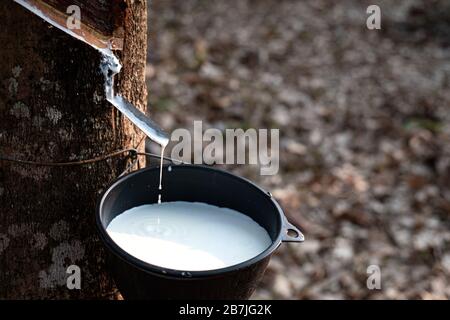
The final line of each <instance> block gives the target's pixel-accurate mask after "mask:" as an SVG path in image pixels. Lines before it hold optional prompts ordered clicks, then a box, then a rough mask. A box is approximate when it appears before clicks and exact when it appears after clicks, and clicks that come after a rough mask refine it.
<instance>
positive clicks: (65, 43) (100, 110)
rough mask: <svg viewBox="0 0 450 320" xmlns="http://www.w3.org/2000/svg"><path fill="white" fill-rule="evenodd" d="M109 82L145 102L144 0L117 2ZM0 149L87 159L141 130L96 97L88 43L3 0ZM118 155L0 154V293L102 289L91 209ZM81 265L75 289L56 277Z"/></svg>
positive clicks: (107, 285) (106, 285)
mask: <svg viewBox="0 0 450 320" xmlns="http://www.w3.org/2000/svg"><path fill="white" fill-rule="evenodd" d="M125 3H126V5H125V6H124V7H123V10H124V16H125V20H124V31H125V32H124V50H123V51H122V52H120V53H118V55H119V56H120V58H121V61H122V64H123V66H124V67H123V71H122V72H121V74H120V76H119V82H118V90H119V92H120V93H121V94H122V95H123V96H125V97H126V98H128V99H129V100H130V101H131V102H132V103H134V104H135V105H137V106H138V107H140V108H141V109H142V110H144V109H145V107H146V93H147V90H146V86H145V63H146V46H147V35H146V32H147V2H146V1H145V0H139V1H136V0H135V1H132V0H127V1H125ZM0 21H1V28H0V40H1V43H2V46H1V49H0V154H1V155H2V156H9V157H14V158H18V159H26V160H31V161H51V162H66V161H74V160H78V159H89V158H93V157H96V156H100V155H104V154H106V153H110V152H112V151H115V150H118V149H122V148H128V147H136V146H137V145H138V144H139V142H140V141H141V140H142V135H141V133H140V132H139V131H137V130H138V129H135V128H134V127H133V126H132V125H131V124H130V123H129V122H128V121H127V120H125V119H123V118H122V116H121V115H120V114H119V113H118V111H116V110H115V109H114V108H113V107H112V106H111V105H110V104H109V103H107V102H106V100H105V98H104V87H103V84H104V78H103V75H102V74H101V72H100V69H99V65H100V60H101V56H100V54H99V52H97V51H96V50H95V49H93V48H91V47H89V46H87V45H86V44H84V43H82V42H80V41H78V40H75V39H73V38H71V37H70V36H68V35H67V34H65V33H63V32H62V31H60V30H58V29H57V28H54V27H51V26H50V25H49V24H48V23H47V22H45V21H43V20H42V19H40V18H39V17H37V16H35V15H34V14H32V13H31V12H29V11H27V10H26V9H24V8H23V7H21V6H19V5H18V4H16V3H13V2H12V1H2V2H1V3H0ZM125 165H126V161H125V159H124V158H120V159H113V160H111V161H105V162H101V163H97V164H93V165H88V166H83V167H68V168H67V167H64V168H54V167H52V168H49V167H33V166H26V165H18V164H15V163H8V162H5V161H1V162H0V299H9V298H110V297H113V293H114V285H113V283H112V281H111V279H110V277H109V276H108V274H107V273H106V271H105V264H104V252H103V250H102V247H101V244H100V242H99V240H98V238H97V233H96V230H95V225H94V211H95V205H96V201H97V198H98V196H99V194H100V192H101V191H102V190H103V189H104V188H105V187H106V186H107V185H108V184H109V183H110V182H111V181H112V180H113V179H114V178H116V177H117V175H118V174H119V173H120V172H121V171H122V170H123V169H124V167H125ZM72 264H75V265H77V266H79V267H80V269H81V290H69V289H68V288H67V286H66V279H67V276H68V274H67V273H66V269H67V267H69V266H70V265H72Z"/></svg>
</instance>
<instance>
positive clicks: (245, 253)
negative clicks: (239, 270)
mask: <svg viewBox="0 0 450 320" xmlns="http://www.w3.org/2000/svg"><path fill="white" fill-rule="evenodd" d="M106 230H107V232H108V234H109V236H110V237H111V238H112V239H113V240H114V242H115V243H116V244H117V245H118V246H119V247H121V248H122V249H123V250H125V251H126V252H128V253H129V254H131V255H132V256H134V257H136V258H138V259H140V260H142V261H145V262H147V263H150V264H153V265H156V266H159V267H164V268H168V269H176V270H182V271H205V270H214V269H220V268H225V267H229V266H232V265H236V264H238V263H241V262H244V261H246V260H249V259H252V258H254V257H256V256H257V255H259V254H260V253H262V252H263V251H264V250H266V249H267V248H268V247H269V246H270V245H271V244H272V241H271V239H270V237H269V235H268V233H267V231H266V230H265V229H264V228H262V227H261V226H260V225H259V224H258V223H256V222H255V221H254V220H252V219H251V218H250V217H248V216H246V215H244V214H242V213H239V212H237V211H235V210H231V209H226V208H219V207H215V206H211V205H207V204H204V203H192V202H166V203H162V204H153V205H144V206H140V207H135V208H132V209H130V210H127V211H125V212H124V213H122V214H120V215H118V216H117V217H116V218H115V219H113V220H112V221H111V223H110V224H109V226H108V228H107V229H106Z"/></svg>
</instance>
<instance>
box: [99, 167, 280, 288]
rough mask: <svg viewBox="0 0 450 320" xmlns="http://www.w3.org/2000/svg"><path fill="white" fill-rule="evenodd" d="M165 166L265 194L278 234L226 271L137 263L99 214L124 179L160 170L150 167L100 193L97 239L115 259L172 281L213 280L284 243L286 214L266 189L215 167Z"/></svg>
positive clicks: (252, 261)
mask: <svg viewBox="0 0 450 320" xmlns="http://www.w3.org/2000/svg"><path fill="white" fill-rule="evenodd" d="M168 167H172V170H174V168H178V169H183V168H186V169H194V170H208V171H212V172H215V173H218V174H222V175H227V176H229V177H231V178H233V179H236V180H239V181H240V182H244V183H247V184H248V185H249V186H250V187H251V188H254V189H255V190H256V191H257V192H260V193H262V194H264V195H265V196H266V197H267V198H268V199H269V200H270V201H271V204H272V205H273V206H274V208H275V209H276V211H277V212H278V219H279V228H278V230H277V232H278V234H277V236H276V239H275V240H272V244H271V245H270V246H269V247H268V248H267V249H265V250H264V251H263V252H261V253H260V254H258V255H257V256H255V257H253V258H251V259H249V260H246V261H243V262H241V263H238V264H235V265H232V266H228V267H225V268H219V269H213V270H199V271H191V270H176V269H170V268H165V267H162V266H158V265H153V264H150V263H148V262H145V261H143V260H140V259H138V258H136V257H135V256H133V255H131V254H129V253H128V252H126V251H125V250H123V249H122V248H121V247H120V246H119V245H118V244H116V243H115V242H114V240H113V239H112V238H111V237H110V236H109V234H108V233H107V232H106V228H105V227H104V225H103V223H102V221H101V212H102V208H103V204H104V202H105V200H106V197H107V196H108V194H109V193H110V192H111V191H112V190H113V189H114V188H115V187H116V186H117V185H119V184H121V183H123V182H124V181H126V180H127V179H131V178H133V177H134V176H136V175H138V174H141V173H143V172H146V171H154V170H159V169H160V167H159V166H151V167H146V168H143V169H139V170H136V171H133V172H132V173H129V174H127V175H125V176H122V177H120V178H118V179H117V180H115V181H114V182H112V183H111V184H110V185H109V186H108V187H107V188H106V189H105V190H104V191H103V192H102V194H101V195H100V197H99V200H98V201H97V206H96V212H95V222H96V227H97V230H98V233H99V235H100V239H101V240H102V242H103V243H104V244H105V246H106V247H107V249H108V250H109V251H110V252H111V253H113V254H114V255H115V256H117V257H118V258H120V259H121V260H123V261H124V262H126V263H128V264H131V265H133V266H134V267H137V268H138V269H140V270H141V271H144V272H146V273H150V274H153V275H155V274H156V275H158V276H162V277H169V278H172V279H173V278H177V279H185V280H189V279H191V280H194V279H198V278H208V277H216V276H220V275H223V274H227V273H231V272H236V271H239V270H241V269H245V268H248V267H250V266H252V265H254V264H256V263H258V262H260V261H262V260H264V259H265V258H268V257H270V256H271V255H272V254H273V252H274V251H275V250H276V249H277V248H278V247H279V246H280V245H281V243H282V242H283V232H284V231H285V230H284V229H285V227H284V224H285V223H284V222H285V220H286V218H285V215H284V212H283V210H282V208H281V206H280V205H279V204H278V202H277V201H276V200H275V199H274V198H273V196H272V194H271V193H270V192H267V191H266V190H264V189H262V188H261V187H259V186H258V185H256V184H255V183H254V182H252V181H250V180H249V179H246V178H243V177H240V176H237V175H235V174H233V173H230V172H228V171H225V170H222V169H218V168H213V167H210V166H205V165H193V164H165V165H164V166H163V168H168ZM178 169H175V170H178Z"/></svg>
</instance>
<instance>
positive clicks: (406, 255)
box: [146, 0, 450, 299]
mask: <svg viewBox="0 0 450 320" xmlns="http://www.w3.org/2000/svg"><path fill="white" fill-rule="evenodd" d="M370 4H378V5H379V6H380V7H381V11H382V30H373V31H371V30H368V29H367V27H366V19H367V17H368V15H367V14H366V9H367V7H368V6H369V5H370ZM149 14H150V15H149V19H150V23H149V29H150V30H149V32H150V38H149V48H150V55H149V63H148V67H147V72H146V73H147V79H148V85H149V102H150V113H151V114H152V117H153V118H154V119H155V120H156V121H157V122H158V123H160V124H162V126H163V127H164V128H165V129H167V130H168V131H172V130H174V129H176V128H188V129H191V128H192V127H193V121H194V120H203V125H204V129H206V128H207V127H208V126H209V127H215V128H222V129H225V128H243V129H246V128H280V145H281V150H280V158H281V159H280V172H279V174H278V175H276V176H271V177H263V176H260V175H259V170H258V168H254V167H252V166H236V167H234V168H230V169H231V170H233V172H235V173H237V174H240V175H243V176H245V177H248V178H250V179H252V180H254V181H255V182H257V183H259V184H260V185H262V186H263V187H264V188H266V189H267V190H270V191H272V193H273V194H274V196H275V197H276V198H277V199H278V200H279V201H280V203H281V204H282V206H283V208H284V209H285V212H286V215H287V216H288V217H289V219H290V220H291V221H292V222H294V223H295V224H297V225H299V226H300V227H301V228H302V230H304V233H305V235H306V237H307V241H306V242H305V243H303V244H292V245H283V246H282V247H280V249H279V250H278V251H277V254H276V256H275V257H274V258H273V259H272V261H271V263H270V266H269V269H268V271H267V272H266V275H265V278H264V280H263V282H262V284H261V286H260V288H259V289H258V291H257V293H256V294H255V296H254V298H256V299H259V298H268V299H280V298H283V299H317V298H323V299H343V298H347V299H366V298H370V299H376V298H387V299H405V298H417V299H429V298H431V299H446V298H450V250H449V249H450V190H449V184H450V121H449V120H450V105H449V104H450V90H449V85H450V47H449V45H450V2H449V1H447V0H441V1H433V0H426V1H425V0H417V1H416V0H398V1H397V0H396V1H394V0H383V1H381V0H375V1H361V0H342V1H333V0H277V1H275V0H226V1H223V0H183V1H177V0H153V1H151V5H150V8H149ZM372 264H376V265H379V266H380V268H381V272H382V289H381V290H368V289H367V287H366V279H367V277H368V275H367V273H366V272H367V267H368V266H369V265H372Z"/></svg>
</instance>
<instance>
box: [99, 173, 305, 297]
mask: <svg viewBox="0 0 450 320" xmlns="http://www.w3.org/2000/svg"><path fill="white" fill-rule="evenodd" d="M168 167H170V170H168ZM158 179H159V168H157V167H153V168H146V169H142V170H139V171H136V172H134V173H131V174H129V175H127V176H125V177H122V178H120V179H119V180H117V181H116V182H115V183H113V184H112V185H111V186H110V187H109V188H108V189H107V190H106V191H105V192H104V194H103V195H102V197H101V200H100V202H99V205H98V208H97V213H96V223H97V226H98V229H99V232H100V237H101V239H102V241H103V243H104V244H105V246H106V248H107V251H108V253H109V268H110V272H111V274H112V276H113V278H114V280H115V282H116V285H117V287H118V288H119V290H120V292H121V294H122V296H123V297H124V298H125V299H248V298H249V297H250V296H251V295H252V293H253V292H254V290H255V288H256V285H257V284H258V281H259V280H260V279H261V277H262V275H263V273H264V271H265V269H266V267H267V264H268V262H269V259H270V257H271V255H272V254H273V252H274V251H275V249H277V248H278V246H279V245H280V244H281V242H302V241H303V240H304V238H303V235H302V233H301V232H300V231H299V230H298V229H297V228H296V227H294V226H293V225H291V224H290V223H289V222H288V221H287V219H286V218H285V216H284V214H283V211H282V210H281V208H280V206H279V205H278V203H277V202H276V201H275V200H274V199H273V198H272V195H271V194H270V193H268V192H266V191H264V190H262V189H261V188H259V187H258V186H256V185H255V184H253V183H252V182H250V181H248V180H246V179H243V178H240V177H237V176H235V175H233V174H231V173H228V172H225V171H222V170H218V169H214V168H210V167H204V166H194V165H171V166H167V165H166V166H165V167H164V177H163V179H164V181H163V184H164V190H163V195H162V196H163V201H164V202H170V201H187V202H203V203H207V204H211V205H215V206H218V207H226V208H230V209H234V210H237V211H239V212H241V213H243V214H246V215H248V216H249V217H251V218H252V219H253V220H255V221H256V222H258V223H259V224H260V225H261V226H262V227H264V228H265V229H266V230H267V232H268V234H269V236H270V237H271V239H272V245H271V246H270V247H269V248H267V249H266V250H265V251H264V252H262V253H261V254H259V255H258V256H256V257H255V258H253V259H250V260H248V261H245V262H243V263H240V264H237V265H234V266H231V267H227V268H223V269H217V270H211V271H190V272H187V271H183V270H171V269H166V268H163V267H160V266H155V265H151V264H148V263H146V262H144V261H141V260H139V259H137V258H135V257H133V256H131V255H130V254H128V253H127V252H126V251H124V250H122V249H121V248H120V247H119V246H118V245H117V244H116V243H115V242H114V241H113V240H112V239H111V238H110V237H109V235H108V233H107V232H106V228H107V227H108V225H109V223H110V222H111V221H112V220H113V219H114V218H115V217H116V216H118V215H119V214H121V213H122V212H124V211H126V210H128V209H131V208H133V207H137V206H141V205H145V204H151V203H156V202H157V200H158V192H159V190H158V188H157V182H158ZM211 237H214V234H211Z"/></svg>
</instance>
